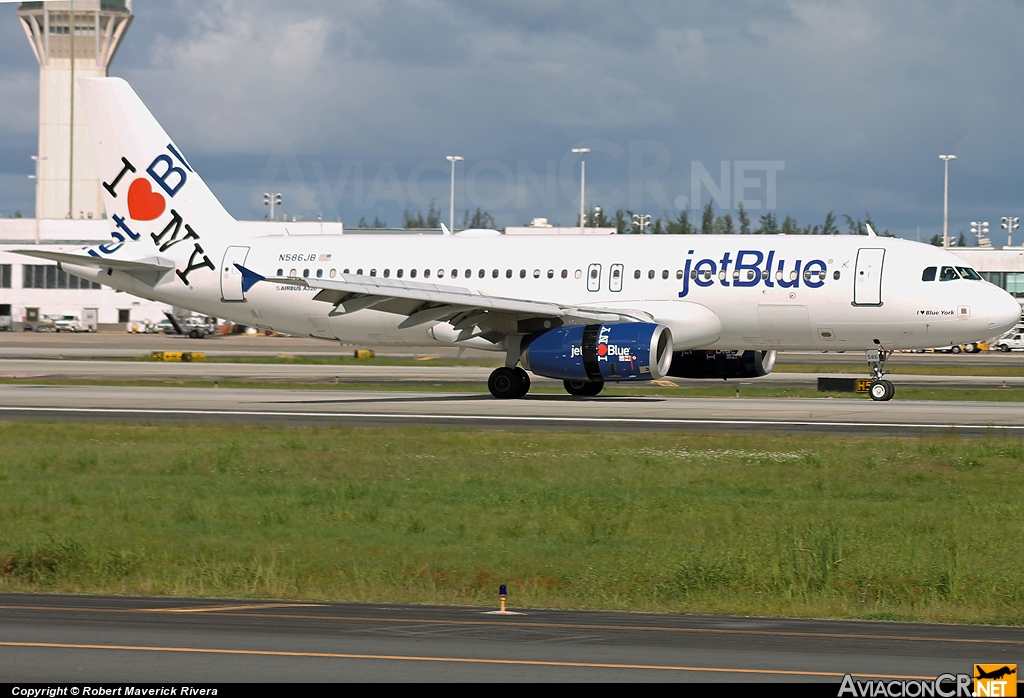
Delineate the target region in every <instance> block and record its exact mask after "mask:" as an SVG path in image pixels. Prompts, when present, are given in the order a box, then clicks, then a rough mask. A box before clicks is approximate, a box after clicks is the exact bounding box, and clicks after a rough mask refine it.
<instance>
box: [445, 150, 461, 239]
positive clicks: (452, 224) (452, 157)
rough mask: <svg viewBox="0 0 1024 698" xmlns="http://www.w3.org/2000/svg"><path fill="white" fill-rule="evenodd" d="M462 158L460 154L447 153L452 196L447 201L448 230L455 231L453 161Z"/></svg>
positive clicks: (455, 161)
mask: <svg viewBox="0 0 1024 698" xmlns="http://www.w3.org/2000/svg"><path fill="white" fill-rule="evenodd" d="M463 159H464V158H463V157H462V156H461V155H449V156H448V162H450V163H451V164H452V196H451V200H450V201H449V203H448V230H449V231H450V232H455V163H457V162H458V161H459V160H463Z"/></svg>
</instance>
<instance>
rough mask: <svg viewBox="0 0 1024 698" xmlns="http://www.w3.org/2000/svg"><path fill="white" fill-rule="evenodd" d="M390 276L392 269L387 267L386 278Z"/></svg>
mask: <svg viewBox="0 0 1024 698" xmlns="http://www.w3.org/2000/svg"><path fill="white" fill-rule="evenodd" d="M389 276H391V270H390V269H385V270H384V278H385V279H386V278H388V277H389Z"/></svg>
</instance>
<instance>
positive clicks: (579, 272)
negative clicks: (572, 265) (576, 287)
mask: <svg viewBox="0 0 1024 698" xmlns="http://www.w3.org/2000/svg"><path fill="white" fill-rule="evenodd" d="M573 276H575V277H576V278H577V279H582V278H583V270H582V269H577V270H576V273H575V274H573Z"/></svg>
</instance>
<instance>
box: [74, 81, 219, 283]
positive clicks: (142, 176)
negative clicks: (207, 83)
mask: <svg viewBox="0 0 1024 698" xmlns="http://www.w3.org/2000/svg"><path fill="white" fill-rule="evenodd" d="M79 87H80V90H81V95H82V101H83V103H84V104H85V110H86V114H87V117H88V121H89V133H90V135H91V136H92V141H93V147H94V149H95V151H96V161H97V164H98V166H99V175H100V179H101V181H102V189H103V200H104V204H105V206H106V210H107V215H108V216H109V218H110V219H111V221H112V226H111V235H112V236H113V237H114V241H113V243H112V244H111V245H104V246H101V247H100V248H98V254H104V255H105V254H112V253H113V252H114V251H115V250H116V249H117V248H120V247H121V246H122V244H124V245H130V244H132V243H139V244H141V247H139V248H137V250H138V251H139V252H145V253H146V254H151V253H156V254H158V255H160V256H164V257H170V258H172V259H180V260H182V261H183V265H179V266H178V268H179V269H187V268H188V267H190V266H192V267H194V266H195V265H204V266H205V265H206V263H207V262H208V260H209V259H218V257H217V254H218V252H221V253H222V252H223V249H224V247H225V246H226V245H227V244H230V242H231V240H232V239H235V238H237V237H238V236H239V231H238V225H237V224H236V222H235V220H234V219H233V218H232V217H231V216H230V214H228V212H227V211H226V210H224V207H223V206H221V204H220V202H219V201H218V200H217V197H215V196H214V195H213V192H212V191H210V189H209V187H207V186H206V184H205V183H204V182H203V180H202V178H200V177H199V174H198V173H197V172H195V170H193V169H192V166H191V165H190V164H189V162H188V160H186V159H185V156H184V155H183V154H182V152H181V149H179V148H178V147H177V146H176V145H175V144H174V141H172V140H171V139H170V137H169V136H168V135H167V133H166V132H165V131H164V130H163V128H162V127H161V126H160V124H159V123H157V120H156V119H155V118H154V117H153V115H152V114H151V113H150V112H149V110H148V109H147V108H146V106H145V105H144V104H143V103H142V100H140V99H139V97H138V95H136V94H135V91H134V90H132V88H131V86H130V85H129V84H128V83H127V82H125V81H124V80H121V79H120V78H95V79H83V80H80V81H79ZM132 247H134V245H132ZM91 254H97V253H95V252H94V253H91ZM209 268H210V269H211V270H212V269H213V268H214V267H213V264H212V263H209ZM186 283H187V281H186Z"/></svg>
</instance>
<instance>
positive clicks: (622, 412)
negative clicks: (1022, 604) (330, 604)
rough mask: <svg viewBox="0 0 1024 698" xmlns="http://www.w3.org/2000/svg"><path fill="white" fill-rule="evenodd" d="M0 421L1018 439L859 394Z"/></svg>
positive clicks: (83, 400)
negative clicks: (949, 435) (951, 435)
mask: <svg viewBox="0 0 1024 698" xmlns="http://www.w3.org/2000/svg"><path fill="white" fill-rule="evenodd" d="M0 418H3V419H45V420H74V421H83V420H98V421H117V422H142V423H168V422H170V423H210V422H229V423H245V424H281V425H288V424H291V425H319V426H460V427H476V428H497V429H600V430H604V431H607V430H617V431H654V430H667V431H678V430H686V431H713V432H729V431H733V432H760V431H776V432H786V433H836V432H837V431H841V432H842V433H845V434H854V433H856V434H888V435H901V436H917V435H934V434H937V433H951V432H956V433H958V434H962V435H1012V436H1021V435H1024V403H1022V402H989V403H984V402H973V403H965V402H954V401H948V402H947V401H941V402H940V401H928V402H925V401H911V400H902V401H901V400H898V399H897V400H893V401H892V402H887V403H879V402H872V401H871V400H868V399H867V398H850V399H846V398H843V399H829V398H739V399H737V398H667V397H659V396H656V395H651V396H645V397H612V396H604V397H601V396H599V397H596V398H573V397H570V396H569V395H530V396H527V397H526V398H525V399H522V400H495V399H494V398H492V397H491V396H490V395H489V394H488V393H486V392H480V393H470V392H462V393H448V392H440V391H439V392H414V391H376V390H375V391H361V390H339V391H329V390H290V389H273V388H268V389H226V388H173V387H163V386H160V387H133V386H124V387H121V386H118V387H113V386H102V387H97V386H65V385H31V384H29V385H24V384H5V385H0Z"/></svg>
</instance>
